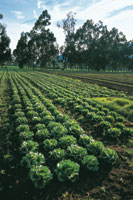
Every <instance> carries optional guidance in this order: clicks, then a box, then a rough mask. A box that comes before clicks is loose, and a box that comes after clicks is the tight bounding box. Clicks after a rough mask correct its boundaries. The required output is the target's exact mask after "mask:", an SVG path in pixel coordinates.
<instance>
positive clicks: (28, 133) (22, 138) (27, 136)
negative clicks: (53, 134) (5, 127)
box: [19, 131, 34, 142]
mask: <svg viewBox="0 0 133 200" xmlns="http://www.w3.org/2000/svg"><path fill="white" fill-rule="evenodd" d="M33 136H34V133H33V132H31V131H25V132H20V133H19V140H20V142H22V141H26V140H32V139H33Z"/></svg>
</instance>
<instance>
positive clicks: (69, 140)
mask: <svg viewBox="0 0 133 200" xmlns="http://www.w3.org/2000/svg"><path fill="white" fill-rule="evenodd" d="M76 143H77V141H76V138H75V137H73V136H72V135H66V136H63V137H60V139H59V144H60V145H61V147H62V148H67V147H69V146H70V145H72V144H73V145H74V144H76Z"/></svg>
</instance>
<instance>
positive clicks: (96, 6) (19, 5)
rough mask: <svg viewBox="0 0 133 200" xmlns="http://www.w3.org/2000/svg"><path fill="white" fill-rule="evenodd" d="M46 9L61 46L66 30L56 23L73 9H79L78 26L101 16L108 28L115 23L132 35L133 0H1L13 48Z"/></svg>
mask: <svg viewBox="0 0 133 200" xmlns="http://www.w3.org/2000/svg"><path fill="white" fill-rule="evenodd" d="M43 10H48V12H49V14H50V15H51V25H50V27H49V28H50V29H51V31H52V32H53V33H54V35H55V37H56V38H57V43H58V44H59V46H61V45H63V43H64V33H63V31H62V29H59V28H58V27H57V25H56V24H57V22H58V21H61V20H62V19H65V18H66V14H67V13H68V12H70V11H72V12H75V13H76V15H75V18H76V20H77V22H76V28H78V27H80V26H82V25H83V23H84V22H85V21H86V20H87V19H92V20H93V21H94V22H95V23H97V22H98V21H99V20H101V21H102V22H103V23H104V25H107V27H108V29H109V30H110V29H111V28H113V27H116V28H117V29H118V30H119V31H122V32H123V33H124V35H126V38H127V40H132V39H133V0H0V13H1V14H3V16H4V18H3V19H2V20H0V22H1V23H4V24H6V26H7V28H6V30H7V34H8V36H9V37H10V39H11V44H10V47H11V49H12V50H13V49H15V47H16V45H17V42H18V40H19V38H20V34H21V32H23V31H24V32H29V31H30V30H31V29H32V27H33V25H34V23H35V21H36V20H37V18H38V17H39V16H40V14H41V13H42V11H43Z"/></svg>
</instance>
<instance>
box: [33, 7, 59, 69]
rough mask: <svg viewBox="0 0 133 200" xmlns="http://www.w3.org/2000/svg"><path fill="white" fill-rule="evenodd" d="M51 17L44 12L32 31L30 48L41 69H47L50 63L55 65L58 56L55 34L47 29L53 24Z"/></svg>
mask: <svg viewBox="0 0 133 200" xmlns="http://www.w3.org/2000/svg"><path fill="white" fill-rule="evenodd" d="M50 19H51V17H50V15H49V14H48V11H47V10H44V11H43V12H42V14H41V15H40V17H39V18H38V20H37V21H36V23H35V25H34V27H33V29H32V31H31V33H30V34H31V41H30V44H29V45H30V48H31V50H32V52H34V55H35V56H36V63H38V64H40V66H41V67H46V64H47V63H48V62H51V63H54V62H53V60H54V57H55V56H56V55H57V53H58V50H57V44H56V38H55V37H54V34H53V33H52V32H51V31H50V29H48V28H46V27H47V26H49V25H50V24H51V22H50Z"/></svg>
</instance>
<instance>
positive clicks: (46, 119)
mask: <svg viewBox="0 0 133 200" xmlns="http://www.w3.org/2000/svg"><path fill="white" fill-rule="evenodd" d="M41 121H42V123H44V124H46V125H48V124H49V123H50V122H54V121H55V117H54V116H52V115H46V116H45V117H43V118H42V120H41Z"/></svg>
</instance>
